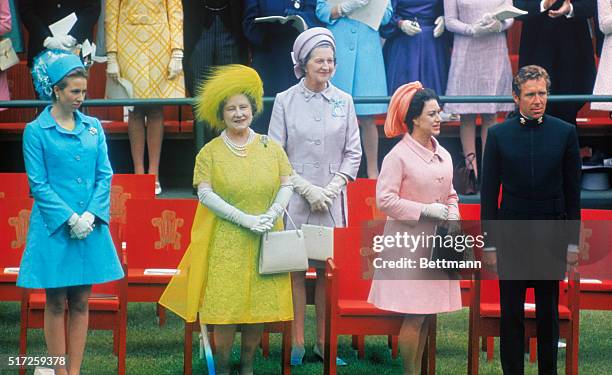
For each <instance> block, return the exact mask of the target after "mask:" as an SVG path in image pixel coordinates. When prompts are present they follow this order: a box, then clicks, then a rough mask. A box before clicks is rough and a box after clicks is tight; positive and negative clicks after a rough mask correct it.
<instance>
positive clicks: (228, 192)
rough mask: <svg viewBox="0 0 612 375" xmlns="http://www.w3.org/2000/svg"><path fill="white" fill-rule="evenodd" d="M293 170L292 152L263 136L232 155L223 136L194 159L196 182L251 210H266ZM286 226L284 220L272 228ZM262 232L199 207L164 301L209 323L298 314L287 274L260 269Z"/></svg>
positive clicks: (184, 315)
mask: <svg viewBox="0 0 612 375" xmlns="http://www.w3.org/2000/svg"><path fill="white" fill-rule="evenodd" d="M291 172H292V169H291V165H290V164H289V160H288V159H287V155H286V154H285V152H284V151H283V149H282V148H281V147H280V145H278V144H277V143H276V142H274V141H272V140H270V139H269V138H267V137H266V136H261V135H257V136H256V137H255V139H254V141H253V142H252V143H251V144H250V145H249V146H247V156H246V157H244V158H242V157H238V156H236V155H234V154H233V153H231V151H230V150H229V149H228V148H227V146H226V145H225V144H224V143H223V140H222V139H221V137H217V138H215V139H214V140H212V141H211V142H210V143H208V144H207V145H206V146H204V148H202V150H201V151H200V152H199V154H198V156H197V157H196V166H195V170H194V176H193V184H194V186H197V185H198V184H200V183H201V182H208V183H210V184H211V186H212V188H213V190H214V192H215V193H217V194H218V195H219V196H220V197H221V198H223V199H224V200H225V201H226V202H228V203H229V204H231V205H233V206H235V207H236V208H238V209H240V210H242V211H243V212H245V213H248V214H253V215H258V214H262V213H264V212H266V211H267V209H268V208H269V207H270V205H271V204H272V203H273V201H274V198H275V196H276V193H277V192H278V189H279V187H280V177H281V176H289V175H290V174H291ZM280 229H282V220H278V221H277V223H276V226H275V229H274V230H280ZM260 242H261V236H260V235H258V234H255V233H253V232H251V231H250V230H248V229H246V228H242V227H240V226H238V225H236V224H233V223H230V222H229V221H226V220H223V219H220V218H218V217H217V216H216V215H215V214H213V213H212V212H210V211H209V210H208V209H207V208H206V207H204V206H203V205H201V204H200V205H199V206H198V210H197V212H196V216H195V219H194V223H193V228H192V230H191V244H190V246H189V249H188V250H187V252H186V253H185V256H184V257H183V259H182V260H181V264H180V266H179V274H178V275H176V276H174V277H173V278H172V281H171V282H170V284H169V285H168V287H167V288H166V290H165V291H164V294H163V295H162V297H161V299H160V304H162V305H163V306H165V307H167V308H168V309H170V310H172V311H174V312H175V313H177V314H178V315H179V316H181V317H182V318H183V319H185V320H186V321H188V322H192V321H195V319H196V313H197V312H199V315H200V322H201V323H205V324H237V323H262V322H274V321H285V320H292V319H293V301H292V297H291V281H290V278H289V274H278V275H265V276H263V275H260V274H259V273H258V261H259V246H260Z"/></svg>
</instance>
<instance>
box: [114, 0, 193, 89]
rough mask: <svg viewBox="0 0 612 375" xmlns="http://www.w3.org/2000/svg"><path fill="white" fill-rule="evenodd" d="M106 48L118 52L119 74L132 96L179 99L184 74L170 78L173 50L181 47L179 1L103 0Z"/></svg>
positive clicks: (181, 15)
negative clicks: (128, 82) (129, 88)
mask: <svg viewBox="0 0 612 375" xmlns="http://www.w3.org/2000/svg"><path fill="white" fill-rule="evenodd" d="M105 11H106V18H105V21H104V23H105V32H106V35H105V37H106V51H107V52H116V53H117V63H118V64H119V70H120V75H121V77H122V78H125V79H127V80H128V81H130V82H131V83H132V86H133V89H134V97H135V98H141V99H142V98H182V97H184V96H185V79H184V76H183V73H181V74H180V75H179V76H178V77H176V78H174V79H172V80H169V79H168V78H167V77H168V63H169V62H170V56H171V54H172V50H173V49H180V50H182V49H183V7H182V4H181V0H106V8H105Z"/></svg>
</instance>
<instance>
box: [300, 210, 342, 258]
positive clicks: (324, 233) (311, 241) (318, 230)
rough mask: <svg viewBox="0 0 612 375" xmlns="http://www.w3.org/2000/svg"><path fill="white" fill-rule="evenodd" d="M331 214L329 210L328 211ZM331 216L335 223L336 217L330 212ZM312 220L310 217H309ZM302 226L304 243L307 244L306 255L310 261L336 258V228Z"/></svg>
mask: <svg viewBox="0 0 612 375" xmlns="http://www.w3.org/2000/svg"><path fill="white" fill-rule="evenodd" d="M328 212H329V210H328ZM329 215H330V216H331V218H332V221H334V217H333V216H332V215H331V212H329ZM308 219H310V215H308ZM308 219H306V223H305V224H302V232H304V242H305V243H306V254H308V259H315V260H322V261H324V262H325V261H326V260H327V258H333V257H334V227H335V226H336V223H335V221H334V227H324V226H322V225H314V224H308Z"/></svg>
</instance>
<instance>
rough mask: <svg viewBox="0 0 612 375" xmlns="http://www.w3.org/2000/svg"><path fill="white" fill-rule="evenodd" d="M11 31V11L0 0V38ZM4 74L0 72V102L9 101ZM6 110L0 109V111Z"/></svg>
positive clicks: (5, 0) (7, 3) (5, 3)
mask: <svg viewBox="0 0 612 375" xmlns="http://www.w3.org/2000/svg"><path fill="white" fill-rule="evenodd" d="M9 31H11V10H10V8H9V2H8V0H0V37H4V36H5V35H6V34H7V33H8V32H9ZM10 99H11V96H10V94H9V88H8V82H7V80H6V72H0V100H10ZM4 109H6V108H0V111H2V110H4Z"/></svg>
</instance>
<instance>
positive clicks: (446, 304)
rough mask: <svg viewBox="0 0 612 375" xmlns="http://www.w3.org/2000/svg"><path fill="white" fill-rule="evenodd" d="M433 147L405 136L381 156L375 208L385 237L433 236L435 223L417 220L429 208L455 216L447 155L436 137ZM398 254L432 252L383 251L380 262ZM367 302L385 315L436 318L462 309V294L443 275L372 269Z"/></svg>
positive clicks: (427, 252) (413, 256)
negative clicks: (443, 206)
mask: <svg viewBox="0 0 612 375" xmlns="http://www.w3.org/2000/svg"><path fill="white" fill-rule="evenodd" d="M432 142H433V144H434V151H433V152H432V151H429V150H428V149H426V148H425V147H423V146H422V145H420V144H419V143H418V142H416V141H415V140H414V139H413V138H412V137H411V136H410V135H408V134H406V135H404V138H403V139H402V141H401V142H399V143H398V144H397V145H396V146H395V147H394V148H393V149H392V150H391V152H389V154H388V155H387V156H386V157H385V159H384V161H383V164H382V168H381V171H380V175H379V177H378V182H377V184H376V203H377V205H378V207H379V209H380V210H381V211H383V212H384V213H385V214H386V215H387V216H388V219H387V222H386V224H385V232H384V234H385V235H395V234H396V233H397V232H398V230H399V231H401V232H404V231H406V232H409V233H410V234H413V235H414V234H420V233H424V234H433V232H434V227H435V224H434V222H433V221H430V220H428V219H422V218H421V217H420V216H421V210H422V209H423V206H424V205H425V204H428V203H434V202H438V203H444V204H447V205H448V206H449V213H454V214H456V215H459V209H458V206H457V204H458V196H457V193H456V192H455V189H453V184H452V179H453V162H452V159H451V156H450V154H449V153H448V151H446V150H445V149H444V148H443V147H442V146H440V145H439V144H438V142H437V141H436V140H435V138H432ZM398 220H406V221H411V223H410V224H408V225H407V224H405V223H400V222H399V221H398ZM398 251H399V252H402V253H401V254H402V255H401V256H406V257H408V258H410V259H418V258H421V257H426V258H429V256H430V249H429V248H422V247H417V248H416V250H415V251H414V252H410V251H407V250H406V249H405V248H404V249H397V248H386V249H385V250H383V251H382V252H380V253H379V254H380V256H381V258H382V259H386V258H391V257H392V258H397V254H398ZM390 275H395V277H392V278H393V279H391V277H389V276H390ZM368 301H369V302H370V303H372V304H374V305H375V306H376V307H378V308H380V309H383V310H389V311H395V312H400V313H405V314H435V313H439V312H447V311H455V310H459V309H461V290H460V287H459V281H458V280H450V279H449V278H448V276H447V273H446V271H443V270H436V269H433V270H432V269H419V268H416V269H408V270H402V271H401V272H398V273H394V274H389V273H388V272H385V271H384V270H381V269H375V272H374V279H373V281H372V287H371V289H370V296H369V297H368Z"/></svg>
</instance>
